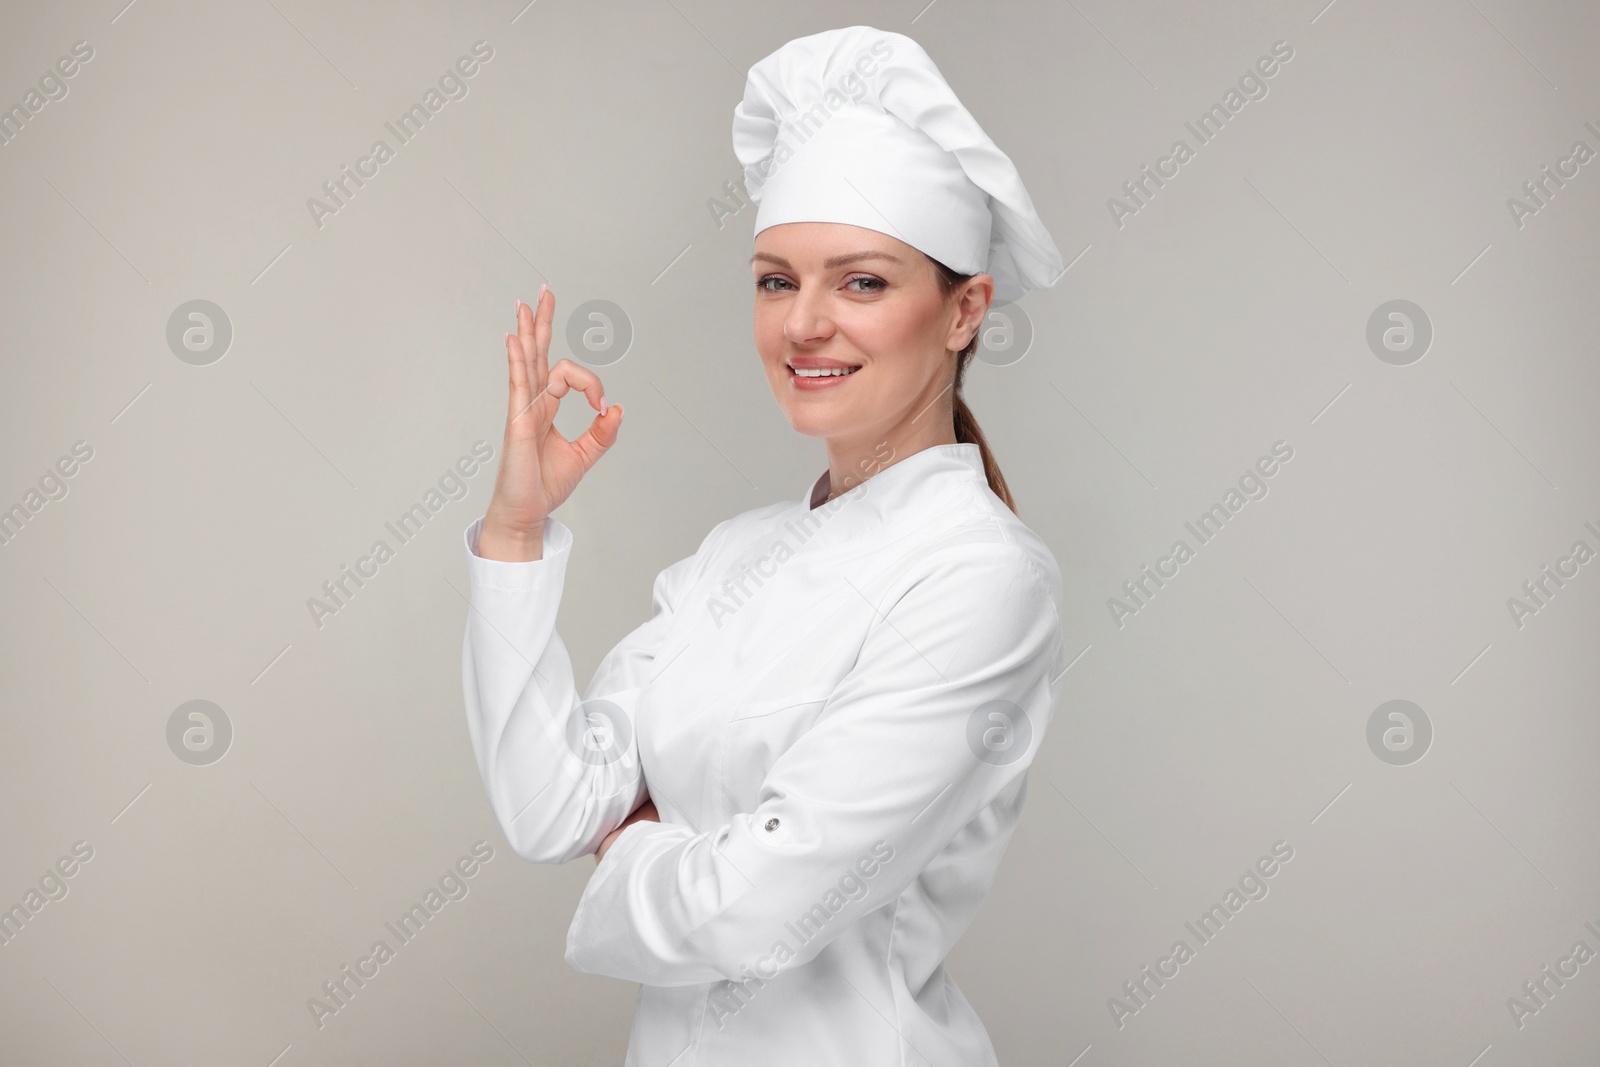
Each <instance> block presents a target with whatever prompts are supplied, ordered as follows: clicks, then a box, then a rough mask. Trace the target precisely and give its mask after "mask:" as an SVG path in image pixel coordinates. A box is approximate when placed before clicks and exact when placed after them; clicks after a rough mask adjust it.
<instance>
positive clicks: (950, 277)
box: [924, 253, 1017, 514]
mask: <svg viewBox="0 0 1600 1067" xmlns="http://www.w3.org/2000/svg"><path fill="white" fill-rule="evenodd" d="M924 254H926V253H924ZM928 258H929V261H930V262H932V263H933V265H934V266H935V267H936V268H938V270H937V274H938V278H939V285H940V287H941V288H942V289H944V295H945V296H947V297H948V296H949V295H950V294H951V293H953V292H955V288H956V286H958V285H960V284H961V283H962V282H964V281H966V280H967V279H968V278H971V277H973V275H971V274H957V273H956V272H955V271H953V270H951V269H950V268H949V267H947V266H945V265H944V264H943V263H940V262H939V261H938V260H937V259H934V258H933V257H931V256H929V257H928ZM982 332H983V324H982V323H979V324H978V328H977V329H976V330H974V331H973V333H972V340H971V341H969V342H968V343H967V347H966V348H963V349H962V350H961V352H960V354H958V355H957V356H956V381H955V385H954V386H953V387H952V388H951V390H950V393H951V408H952V410H953V411H954V414H955V431H956V442H957V443H958V444H970V445H977V446H978V454H979V455H980V456H982V457H983V475H984V477H985V478H986V479H988V482H989V489H990V491H992V492H993V493H994V495H995V496H997V497H999V498H1000V499H1001V500H1003V501H1004V502H1005V505H1006V507H1008V508H1010V509H1011V511H1012V514H1016V511H1017V505H1016V503H1015V502H1014V501H1013V500H1012V499H1011V490H1010V489H1009V488H1007V486H1006V479H1005V475H1003V474H1001V473H1000V464H998V463H996V462H995V458H994V453H993V452H991V451H990V450H989V442H988V440H987V439H986V438H985V437H984V436H983V430H981V429H979V427H978V420H977V419H976V418H975V417H974V416H973V414H972V409H971V408H969V407H967V402H966V401H965V400H964V399H962V396H961V380H962V379H963V378H964V377H966V373H967V365H968V364H969V363H971V362H972V357H973V356H975V355H977V352H978V336H979V334H981V333H982Z"/></svg>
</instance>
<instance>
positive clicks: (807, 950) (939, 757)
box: [566, 542, 1062, 986]
mask: <svg viewBox="0 0 1600 1067" xmlns="http://www.w3.org/2000/svg"><path fill="white" fill-rule="evenodd" d="M862 609H863V610H864V611H867V612H869V613H872V621H871V623H870V629H868V630H867V636H866V640H865V643H864V645H863V646H862V648H861V652H860V656H859V658H858V660H857V662H856V666H855V667H854V668H853V669H852V670H851V671H850V672H849V673H848V674H847V675H846V676H845V678H844V679H843V681H842V682H841V684H840V685H839V686H838V687H837V689H836V690H835V691H834V692H833V694H832V696H831V697H830V698H829V699H828V701H827V703H826V705H825V707H824V708H823V710H822V712H821V715H820V717H819V718H818V719H817V721H816V722H815V724H814V725H813V726H812V727H811V728H810V729H809V730H807V731H806V732H805V733H804V734H802V735H801V736H800V737H799V739H798V740H797V741H795V743H794V744H793V745H792V746H791V747H789V748H788V749H787V750H786V751H785V752H784V753H783V754H782V755H781V756H779V757H778V759H777V760H776V761H775V762H774V763H773V765H772V766H771V769H770V771H769V773H768V774H767V776H766V778H765V779H764V781H763V783H762V787H761V789H760V792H759V802H758V803H757V805H756V806H755V809H754V810H753V811H750V812H747V813H742V814H739V815H737V816H735V817H733V818H732V819H731V821H729V822H727V823H725V824H723V825H720V826H716V827H709V828H706V829H705V830H703V831H698V832H697V831H696V830H695V829H693V828H691V827H689V826H686V825H682V824H658V823H653V822H638V823H635V824H633V825H631V826H629V827H628V828H627V829H626V830H624V831H623V832H622V834H620V835H619V836H618V837H617V839H616V840H615V841H614V842H613V843H612V846H611V848H610V849H609V850H608V851H607V852H606V855H605V857H604V859H603V860H602V861H601V863H600V864H599V866H598V867H597V868H596V870H595V873H594V875H593V876H592V877H591V879H590V881H589V884H588V886H587V888H586V889H585V891H584V893H583V896H582V898H581V899H580V901H579V904H578V909H577V914H576V916H575V917H574V919H573V921H572V925H571V927H570V929H569V931H568V935H567V951H566V959H567V962H568V963H569V964H570V965H571V966H573V967H574V968H576V969H577V970H580V971H586V972H591V973H596V974H605V975H610V976H612V977H616V978H622V979H627V980H630V981H634V982H640V983H644V984H646V985H653V986H676V985H689V984H697V983H703V982H715V981H718V980H721V979H737V978H739V977H740V976H741V974H743V975H746V976H748V975H749V974H752V973H755V974H761V975H762V976H764V977H769V978H770V977H771V976H772V973H771V968H772V967H773V966H774V965H776V966H781V967H782V968H784V969H787V968H789V967H794V966H799V965H801V964H803V963H805V962H807V961H809V960H810V959H812V958H813V957H815V956H816V954H817V953H818V952H820V951H821V950H822V949H823V947H824V946H825V945H826V944H828V942H830V941H831V940H833V939H834V938H836V937H837V936H838V935H839V933H840V932H841V931H843V930H844V929H846V928H847V927H849V926H850V924H852V923H854V922H855V921H856V920H857V919H859V918H860V917H861V916H862V915H865V914H867V913H868V912H870V911H872V910H873V909H876V908H878V907H879V906H881V905H883V904H885V903H887V902H889V901H892V900H894V899H895V898H896V897H897V896H898V895H899V894H900V892H901V891H902V890H903V889H904V888H905V887H906V886H907V885H908V884H909V883H910V882H911V880H912V879H914V878H916V877H918V876H919V875H920V874H922V873H923V871H924V870H925V868H926V867H927V866H928V865H929V862H930V861H931V860H932V859H933V858H934V857H935V856H937V855H938V854H939V853H940V852H941V851H942V850H944V849H945V847H946V846H947V845H948V844H949V843H950V842H951V841H952V839H954V838H955V837H956V835H958V834H960V833H961V831H962V829H963V828H964V827H968V826H969V825H970V824H973V823H974V822H975V821H976V820H981V819H985V818H992V819H997V820H1004V819H1006V818H1011V817H1014V816H1015V814H1016V813H1017V812H1018V811H1019V810H1020V805H1021V802H1022V798H1023V796H1024V795H1025V785H1026V781H1025V774H1026V771H1027V768H1028V766H1029V764H1030V763H1031V762H1032V758H1033V754H1034V752H1035V751H1036V750H1037V748H1038V743H1039V741H1040V740H1041V738H1042V737H1043V734H1044V731H1045V727H1046V726H1047V724H1048V722H1049V719H1050V715H1051V711H1052V700H1053V688H1052V682H1053V681H1054V680H1056V679H1058V678H1059V675H1060V673H1061V658H1062V655H1061V630H1060V620H1059V618H1058V615H1057V610H1056V605H1055V601H1054V598H1053V596H1052V590H1051V588H1050V585H1049V583H1048V581H1047V579H1046V578H1045V577H1044V576H1043V575H1042V574H1041V573H1040V572H1039V571H1038V569H1037V568H1036V567H1035V566H1034V564H1033V562H1032V561H1031V560H1030V559H1029V558H1028V557H1027V555H1026V553H1025V552H1024V551H1023V550H1022V549H1020V548H1019V547H1018V546H1016V545H1013V544H1008V543H1004V542H983V543H972V544H965V545H961V546H959V547H954V548H945V549H941V550H939V551H937V552H935V553H932V554H931V555H930V556H929V557H928V558H927V559H925V560H923V561H921V562H920V563H919V565H918V566H917V567H916V568H915V574H914V575H912V576H910V577H908V578H907V580H906V581H904V582H901V583H897V584H896V586H895V587H894V588H892V589H890V590H889V591H888V593H887V594H885V595H884V596H883V597H882V598H881V599H880V600H879V601H878V603H877V604H876V605H875V606H871V607H869V606H868V605H866V604H865V603H864V604H863V605H862ZM1001 702H1005V703H1001ZM1007 708H1020V710H1021V713H1022V714H1023V715H1025V717H1026V723H1025V724H1018V723H1016V722H1015V720H1014V719H1012V720H1011V723H1012V726H1013V727H1014V729H1008V727H1007V718H1006V716H1005V712H1004V709H1007ZM1013 742H1014V743H1017V744H1019V745H1020V746H1021V747H1020V748H1019V749H1017V750H1015V751H1011V752H1003V746H1004V745H1006V744H1008V743H1013ZM996 745H999V746H1001V748H1000V749H996V747H995V746H996ZM980 753H984V754H982V755H980ZM997 800H998V801H1000V805H999V809H1001V810H999V811H998V812H997V811H996V810H994V809H991V810H989V811H986V810H985V809H988V808H989V806H990V805H991V804H992V803H994V802H995V801H997ZM886 854H887V855H888V856H889V857H890V858H889V859H888V860H887V861H885V860H884V857H885V855H886ZM868 870H870V871H871V872H872V873H871V874H870V875H869V874H868V873H867V872H868ZM862 885H864V886H865V891H864V892H861V893H859V894H855V893H854V892H853V890H854V889H857V888H859V887H860V886H862ZM986 888H987V887H986V885H985V886H984V887H982V888H981V889H979V890H977V892H979V893H980V894H981V892H982V891H983V890H984V889H986ZM974 906H975V905H974ZM797 923H799V924H800V926H799V927H796V925H795V924H797ZM800 928H804V929H805V931H806V933H807V934H808V935H810V934H812V933H813V931H814V934H815V935H814V936H808V937H806V938H799V937H796V936H795V933H796V931H797V930H798V929H800ZM778 942H785V943H787V945H788V946H789V947H790V948H791V949H792V950H793V951H791V952H789V953H776V954H775V953H774V948H775V946H776V944H777V943H778ZM763 968H766V969H763Z"/></svg>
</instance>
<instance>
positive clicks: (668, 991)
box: [462, 443, 1064, 1067]
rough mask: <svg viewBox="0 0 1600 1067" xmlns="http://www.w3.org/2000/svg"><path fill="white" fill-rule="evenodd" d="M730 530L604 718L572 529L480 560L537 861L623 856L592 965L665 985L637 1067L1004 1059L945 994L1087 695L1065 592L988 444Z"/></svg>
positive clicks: (671, 606)
mask: <svg viewBox="0 0 1600 1067" xmlns="http://www.w3.org/2000/svg"><path fill="white" fill-rule="evenodd" d="M828 489H829V478H828V473H827V472H826V471H824V472H823V474H822V476H821V477H820V478H819V479H817V481H816V483H815V484H814V485H813V487H812V492H811V493H810V494H809V497H808V498H802V499H800V500H788V501H783V502H780V503H776V504H771V505H768V506H766V507H760V508H756V509H754V510H751V511H747V512H745V513H743V514H741V515H738V516H736V517H734V518H731V519H728V520H727V521H725V522H722V523H719V524H718V525H717V526H715V527H714V528H713V529H712V530H711V532H710V533H709V534H708V535H707V536H706V538H705V540H704V542H702V543H701V545H700V547H699V549H698V550H697V551H696V552H695V554H694V555H692V556H689V557H687V558H685V559H682V560H679V561H678V562H676V563H674V564H672V565H671V566H669V567H667V568H666V569H665V570H663V571H661V572H660V574H659V575H658V576H657V577H656V580H655V584H654V589H653V611H652V615H651V617H650V619H649V621H647V622H645V623H643V624H642V625H641V626H639V627H638V628H637V629H635V630H634V631H633V632H632V633H630V634H628V636H627V637H625V638H623V639H622V641H621V642H620V643H618V644H617V646H616V647H615V648H613V649H612V650H611V651H610V652H609V653H607V655H606V656H605V658H604V659H603V661H602V662H601V663H600V666H599V668H598V669H597V670H596V671H595V675H594V678H593V679H592V680H591V681H590V682H589V685H588V687H587V688H586V689H585V690H584V691H583V694H582V696H581V697H580V695H579V693H578V690H577V688H576V685H575V680H574V678H573V671H572V663H571V660H570V659H569V657H568V655H567V650H566V648H565V646H564V645H563V644H562V641H561V637H560V635H558V634H557V633H556V629H555V621H556V610H557V606H558V605H559V603H560V599H561V591H562V585H563V577H564V575H565V572H566V567H567V559H568V557H569V554H570V553H571V551H572V542H573V537H572V533H571V531H570V530H569V529H568V528H567V527H566V526H564V525H563V524H562V523H560V522H559V521H557V520H555V519H548V520H547V521H546V523H545V528H544V557H543V558H542V559H539V560H533V561H529V562H504V561H498V560H487V559H483V558H482V557H480V556H478V555H477V554H476V547H477V538H478V531H479V529H480V528H481V526H482V522H483V520H482V519H481V518H480V519H477V520H476V521H474V522H473V523H472V524H471V525H470V526H469V527H468V528H467V530H466V535H465V537H466V549H467V552H466V556H467V569H468V574H469V576H470V580H471V587H472V597H471V610H470V611H469V612H468V620H467V627H466V635H465V639H464V642H463V648H462V679H463V688H464V695H465V700H466V713H467V729H468V732H469V734H470V735H471V740H472V747H473V751H474V753H475V754H476V757H477V761H478V769H479V771H480V773H481V774H482V777H483V782H484V786H485V788H486V790H487V792H488V797H489V803H490V805H491V806H492V808H493V810H494V814H495V816H496V818H497V819H498V820H499V823H500V827H501V829H502V830H503V831H504V833H505V835H506V839H507V842H508V844H509V845H510V847H511V849H512V851H513V852H515V853H516V854H517V855H518V856H520V857H522V858H523V859H525V860H529V861H532V862H535V863H564V862H566V861H568V860H571V859H575V858H577V857H580V856H586V855H590V854H592V853H593V852H594V851H595V850H596V848H597V847H598V846H599V844H600V842H601V840H602V839H603V838H604V837H605V836H606V835H607V834H608V833H610V832H611V831H612V830H614V829H615V828H616V827H617V826H618V825H619V824H620V823H621V822H622V821H623V819H624V818H626V817H627V815H628V814H629V813H630V812H631V811H632V810H633V809H634V808H635V807H637V806H638V805H639V804H641V803H643V801H644V799H645V797H646V796H648V797H649V798H650V799H652V800H654V802H655V805H656V809H657V811H658V812H659V813H660V817H661V821H660V822H650V821H640V822H637V823H634V824H632V825H630V826H629V827H628V828H627V829H626V830H624V831H623V832H622V833H621V834H620V835H618V837H617V839H616V840H615V841H613V842H612V845H611V847H610V848H609V849H608V850H607V852H606V854H605V857H604V859H603V860H602V861H601V862H600V863H599V865H598V866H597V867H596V868H595V871H594V873H593V875H592V876H591V877H590V879H589V883H588V886H587V888H586V889H585V890H584V892H583V895H582V897H581V899H580V900H579V902H578V908H577V914H576V915H575V916H574V917H573V920H572V925H571V927H570V929H569V930H568V933H567V947H566V961H567V963H568V964H569V965H571V966H572V967H574V968H576V969H577V970H579V971H585V972H589V973H592V974H605V975H611V976H612V977H615V978H622V979H626V980H628V981H632V982H637V983H639V984H640V986H641V988H640V990H639V998H638V1002H637V1005H636V1007H635V1012H634V1018H633V1027H632V1031H631V1034H630V1038H629V1043H628V1054H627V1059H626V1061H625V1064H626V1065H627V1067H669V1065H670V1067H724V1065H728V1067H733V1065H737V1067H755V1065H759V1067H788V1065H794V1067H827V1065H851V1067H880V1065H881V1067H890V1065H894V1067H918V1065H922V1064H931V1065H934V1067H946V1065H949V1067H956V1065H960V1067H974V1065H978V1064H994V1063H996V1059H995V1055H994V1050H993V1047H992V1046H991V1044H990V1042H989V1038H988V1035H987V1033H986V1032H985V1031H984V1028H983V1024H982V1022H980V1021H979V1019H978V1016H977V1014H976V1013H975V1012H974V1011H973V1009H972V1007H971V1006H970V1005H969V1004H968V1002H967V1000H966V998H965V997H964V996H962V994H961V991H960V990H959V989H957V988H956V984H955V982H954V981H952V980H951V978H950V977H949V975H948V974H947V973H946V971H945V968H944V959H945V956H946V954H947V953H948V952H949V951H950V948H951V946H952V945H954V943H955V941H956V939H957V938H958V937H959V936H960V935H961V933H962V932H963V931H964V930H965V929H966V927H967V925H968V923H970V922H971V921H972V918H973V916H974V915H975V914H976V912H977V910H978V906H979V904H981V903H982V901H983V898H984V895H985V894H986V893H987V892H988V890H989V886H990V884H991V882H992V881H993V878H994V874H995V868H996V866H997V865H998V863H999V861H1000V856H1001V853H1002V852H1003V851H1004V849H1005V846H1006V843H1007V841H1008V840H1009V839H1010V837H1011V833H1012V830H1013V829H1014V828H1015V826H1016V823H1017V819H1018V817H1019V815H1020V814H1021V811H1022V804H1023V800H1024V798H1025V796H1026V792H1027V769H1028V766H1029V764H1030V763H1031V762H1032V759H1033V755H1034V753H1035V752H1036V751H1037V750H1038V746H1039V743H1040V741H1041V740H1042V738H1043V735H1044V732H1045V728H1046V727H1047V726H1048V724H1049V722H1050V717H1051V713H1052V708H1053V703H1054V698H1055V695H1056V689H1057V687H1058V684H1059V682H1060V677H1061V675H1062V673H1063V671H1064V661H1063V656H1064V649H1063V647H1062V639H1061V626H1060V596H1061V593H1060V588H1061V580H1060V572H1059V570H1058V568H1057V565H1056V562H1055V559H1054V557H1053V556H1052V555H1051V553H1050V551H1049V549H1048V548H1047V547H1046V546H1045V544H1044V542H1043V541H1042V540H1040V538H1039V537H1038V536H1037V535H1036V534H1034V532H1033V531H1032V530H1030V529H1029V528H1028V527H1027V526H1025V525H1024V524H1023V523H1022V521H1021V520H1020V519H1018V518H1017V517H1016V516H1015V515H1014V514H1013V513H1012V512H1011V511H1010V510H1009V509H1008V508H1007V507H1006V506H1005V504H1004V503H1003V502H1002V501H1001V500H1000V499H999V497H997V496H995V495H994V493H993V492H992V491H990V489H989V487H988V483H987V482H986V480H985V478H984V472H983V461H982V459H981V456H980V453H979V451H978V447H977V445H974V444H966V443H962V444H945V445H934V446H932V447H929V448H924V449H922V450H921V451H919V452H915V453H912V454H911V455H908V456H906V457H904V458H902V459H899V460H897V461H895V462H892V463H890V464H889V465H888V466H887V467H883V468H882V469H880V470H878V471H877V472H876V473H874V474H872V475H871V476H870V477H868V478H867V479H866V480H865V481H863V482H861V483H860V484H858V485H856V486H854V487H853V488H851V489H850V490H849V491H847V492H845V493H842V494H840V495H839V496H838V497H836V498H835V499H834V500H832V501H828V500H827V495H828Z"/></svg>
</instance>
